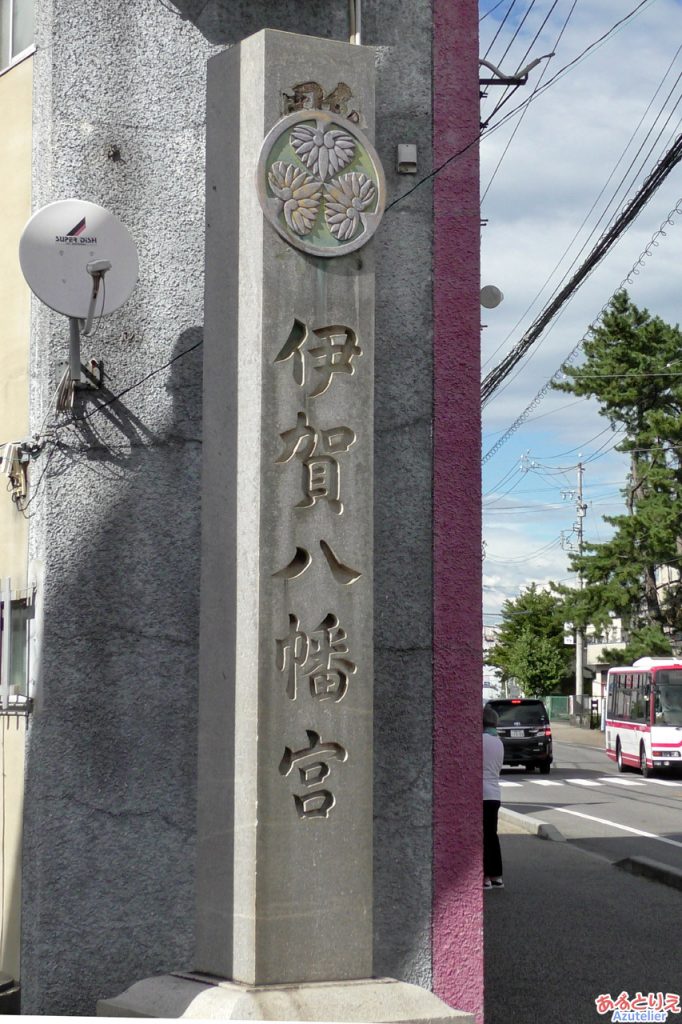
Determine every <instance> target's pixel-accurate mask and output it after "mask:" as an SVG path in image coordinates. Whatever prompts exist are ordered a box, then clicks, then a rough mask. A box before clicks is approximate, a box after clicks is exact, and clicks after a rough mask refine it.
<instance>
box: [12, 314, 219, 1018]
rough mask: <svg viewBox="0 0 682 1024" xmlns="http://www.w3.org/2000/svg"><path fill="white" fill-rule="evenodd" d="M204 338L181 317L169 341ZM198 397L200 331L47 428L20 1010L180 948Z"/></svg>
mask: <svg viewBox="0 0 682 1024" xmlns="http://www.w3.org/2000/svg"><path fill="white" fill-rule="evenodd" d="M200 340H201V329H200V328H191V329H189V330H186V331H184V332H183V333H182V334H181V335H180V337H179V338H178V340H177V342H176V345H175V348H174V352H173V354H174V355H178V354H179V353H181V352H185V351H186V350H188V349H191V348H192V346H194V345H196V344H197V342H200ZM137 376H138V377H142V376H143V374H142V373H139V374H138V375H137ZM113 390H115V391H120V390H122V388H121V387H118V388H114V389H113ZM168 395H170V399H171V400H170V401H169V399H168ZM109 397H110V398H111V397H113V395H110V396H109ZM201 397H202V382H201V348H200V347H197V348H195V349H194V351H191V352H190V353H189V354H187V355H185V356H182V357H181V358H178V359H177V360H176V361H175V362H173V363H172V365H171V366H170V367H169V368H168V369H167V370H166V371H165V372H164V373H161V374H158V375H156V376H155V377H152V378H150V379H149V380H148V381H146V382H145V383H143V384H141V385H140V386H139V387H138V388H136V389H135V390H131V391H130V392H129V393H128V394H126V395H125V396H123V397H122V398H121V399H118V400H114V401H111V404H110V405H108V406H107V407H106V409H104V410H103V411H102V412H101V413H96V414H94V415H90V416H89V418H87V419H85V420H84V421H83V422H78V421H76V422H74V423H73V424H72V425H70V426H66V427H65V428H64V429H62V430H60V431H59V441H58V446H57V448H56V450H55V452H54V455H53V457H52V459H51V461H50V464H49V466H48V469H47V472H46V474H45V479H44V480H43V482H42V487H43V489H44V492H43V494H42V495H41V496H40V497H41V505H42V509H43V511H42V513H41V516H42V519H43V520H44V521H43V522H42V524H41V526H40V530H41V531H42V533H43V535H44V537H45V538H46V544H45V547H46V551H45V568H46V572H45V579H46V587H45V621H44V648H43V663H42V683H41V686H40V692H39V693H38V694H37V695H36V698H37V699H36V711H35V715H34V717H33V721H32V724H31V731H30V739H29V745H28V757H27V776H26V813H25V826H24V843H25V845H24V886H23V901H24V906H23V910H24V913H23V942H22V947H23V952H24V955H23V962H22V983H23V993H22V995H23V999H22V1004H23V1005H22V1009H23V1012H24V1013H28V1014H48V1015H65V1014H67V1015H93V1014H94V1013H95V1003H96V1000H97V999H98V998H101V997H104V996H111V995H113V994H115V993H118V992H120V991H122V990H123V989H124V988H126V987H127V986H128V985H130V984H131V983H132V982H134V981H135V980H138V979H140V978H143V977H146V976H149V975H152V974H156V973H159V972H165V971H168V970H175V969H178V968H181V967H183V966H190V964H191V958H192V953H193V944H194V857H195V851H194V846H195V805H196V794H195V789H196V707H197V689H198V603H199V537H200V521H199V507H200V502H199V498H200V462H201ZM103 398H104V400H105V401H106V400H107V396H106V394H103V393H102V392H99V393H98V394H97V397H96V398H95V399H94V402H93V403H90V404H86V402H87V400H86V401H84V400H82V399H81V400H80V401H81V402H82V404H81V408H80V410H77V414H78V412H80V414H81V415H83V414H84V413H92V411H93V409H94V406H95V405H97V404H99V403H101V401H102V399H103ZM150 423H153V424H154V427H153V428H152V427H150V426H149V424H150Z"/></svg>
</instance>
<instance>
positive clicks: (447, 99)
mask: <svg viewBox="0 0 682 1024" xmlns="http://www.w3.org/2000/svg"><path fill="white" fill-rule="evenodd" d="M433 12H434V36H433V58H434V69H433V76H434V84H433V96H434V167H438V166H440V165H441V164H442V163H443V162H444V161H446V160H448V158H449V157H452V156H453V155H454V154H458V153H459V154H460V155H458V156H456V157H455V158H454V159H453V160H452V161H451V162H450V163H449V164H448V165H447V166H446V167H445V168H444V169H443V170H442V171H440V172H439V173H438V174H437V176H436V177H435V180H434V221H435V224H434V231H435V238H434V511H433V515H434V553H433V554H434V751H433V757H434V792H433V814H434V863H433V899H434V906H433V985H434V991H435V993H436V995H438V996H440V998H441V999H444V1000H445V1001H446V1002H447V1003H449V1004H450V1005H452V1006H454V1007H456V1008H457V1009H460V1010H467V1011H469V1012H474V1013H476V1014H477V1017H478V1020H479V1021H480V1022H481V1024H482V1020H483V916H482V915H483V906H482V888H481V885H482V868H481V813H482V811H481V800H482V797H481V690H482V656H481V634H482V616H481V526H480V522H481V519H480V515H481V509H480V505H481V494H480V451H481V447H480V304H479V291H480V270H479V249H480V207H479V180H478V173H479V168H478V138H479V94H478V4H477V3H476V2H475V0H434V3H433ZM460 151H462V152H461V153H460Z"/></svg>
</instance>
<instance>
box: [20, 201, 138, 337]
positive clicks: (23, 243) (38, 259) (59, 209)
mask: <svg viewBox="0 0 682 1024" xmlns="http://www.w3.org/2000/svg"><path fill="white" fill-rule="evenodd" d="M19 262H20V264H21V269H22V272H23V275H24V277H25V278H26V282H27V284H28V286H29V288H30V289H31V291H32V292H33V293H34V294H35V295H37V296H38V298H39V299H41V301H42V302H44V303H45V305H46V306H49V307H50V309H54V310H55V311H56V312H57V313H64V314H65V315H66V316H68V317H76V318H78V319H80V320H88V318H89V320H90V321H91V320H92V315H93V312H96V314H97V316H105V315H106V314H107V313H113V312H114V310H115V309H118V308H119V306H122V305H123V303H124V302H126V301H127V299H128V298H129V297H130V295H131V293H132V291H133V289H134V287H135V285H136V284H137V276H138V262H137V250H136V248H135V243H134V242H133V240H132V238H131V236H130V233H129V231H128V229H127V228H126V227H125V226H124V225H123V224H122V223H121V221H120V220H119V219H118V218H117V217H115V216H114V215H113V214H112V213H109V212H108V210H105V209H104V208H103V207H101V206H98V205H97V204H96V203H89V202H87V201H86V200H84V199H62V200H60V201H59V202H56V203H49V204H48V205H47V206H43V207H42V209H40V210H38V211H37V212H36V213H34V214H33V216H32V217H31V219H30V220H29V222H28V223H27V225H26V227H25V228H24V230H23V233H22V236H21V240H20V242H19ZM95 282H97V283H98V285H99V284H102V287H98V288H94V283H95ZM93 292H94V293H95V296H96V298H97V303H96V310H94V311H93V308H92V298H93ZM85 333H86V334H87V330H86V331H85Z"/></svg>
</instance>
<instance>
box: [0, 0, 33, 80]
mask: <svg viewBox="0 0 682 1024" xmlns="http://www.w3.org/2000/svg"><path fill="white" fill-rule="evenodd" d="M33 4H34V0H0V71H4V70H5V68H8V67H10V66H11V65H12V64H14V63H15V61H17V60H18V59H19V58H20V57H22V56H25V54H26V53H27V52H28V51H29V50H30V49H31V47H32V46H33Z"/></svg>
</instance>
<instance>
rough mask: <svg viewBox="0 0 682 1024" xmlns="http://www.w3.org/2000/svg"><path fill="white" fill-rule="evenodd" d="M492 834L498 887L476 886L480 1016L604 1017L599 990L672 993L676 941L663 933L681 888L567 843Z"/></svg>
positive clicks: (677, 912) (560, 1020) (678, 984)
mask: <svg viewBox="0 0 682 1024" xmlns="http://www.w3.org/2000/svg"><path fill="white" fill-rule="evenodd" d="M507 827H508V826H505V825H502V828H501V832H502V831H503V830H505V829H506V828H507ZM509 827H510V828H513V826H509ZM500 839H501V843H502V857H503V861H504V881H505V888H504V889H501V890H493V891H491V892H486V893H484V894H483V895H484V921H485V925H484V927H485V933H484V934H485V1024H533V1022H534V1021H541V1022H542V1024H593V1022H595V1021H602V1022H603V1021H610V1020H611V1014H610V1013H609V1014H607V1015H606V1016H599V1014H598V1013H597V1011H596V1007H595V1003H594V1000H595V998H596V997H597V996H599V995H602V994H610V995H611V996H612V997H613V998H616V997H617V996H618V995H620V993H621V992H624V991H625V992H628V993H629V995H630V996H631V997H634V995H635V993H636V992H642V993H644V994H648V993H649V992H663V993H666V992H674V993H676V994H680V991H681V989H682V970H681V968H680V961H679V951H678V944H677V942H676V941H675V940H674V939H673V941H671V942H668V941H667V940H666V939H665V933H666V931H667V927H668V925H667V924H666V922H667V923H668V924H669V923H670V922H676V921H679V920H680V919H681V916H682V892H680V891H679V890H677V889H672V888H670V887H669V886H666V885H661V884H660V883H658V882H652V881H648V880H647V879H644V878H639V877H635V876H633V875H629V874H627V873H625V872H624V871H621V870H619V869H618V868H615V867H613V866H612V865H611V864H610V863H609V862H608V861H606V860H602V859H601V858H598V857H596V856H592V855H591V854H588V853H584V852H583V851H582V850H578V849H576V848H575V847H573V846H571V845H570V844H568V843H560V842H551V841H547V840H543V839H539V838H538V837H537V836H532V835H528V834H527V833H515V832H509V833H508V834H501V836H500ZM671 927H672V932H671V933H669V934H674V933H675V930H676V925H672V926H671ZM670 1019H673V1020H674V1019H677V1018H676V1016H675V1017H672V1018H670Z"/></svg>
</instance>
